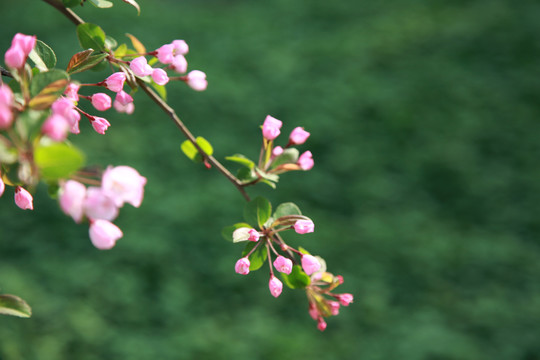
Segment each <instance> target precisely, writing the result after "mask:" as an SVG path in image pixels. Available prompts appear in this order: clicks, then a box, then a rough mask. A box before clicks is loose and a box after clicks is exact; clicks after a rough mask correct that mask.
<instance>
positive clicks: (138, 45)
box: [126, 34, 146, 54]
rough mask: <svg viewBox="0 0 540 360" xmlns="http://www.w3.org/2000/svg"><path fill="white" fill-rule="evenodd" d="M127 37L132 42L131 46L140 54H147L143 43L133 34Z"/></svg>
mask: <svg viewBox="0 0 540 360" xmlns="http://www.w3.org/2000/svg"><path fill="white" fill-rule="evenodd" d="M126 36H127V37H128V38H129V39H130V40H131V44H132V45H133V48H134V49H135V50H136V51H137V52H138V53H139V54H144V53H146V48H145V47H144V45H143V43H142V42H140V41H139V39H137V38H136V37H135V36H133V35H131V34H126Z"/></svg>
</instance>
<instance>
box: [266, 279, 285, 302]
mask: <svg viewBox="0 0 540 360" xmlns="http://www.w3.org/2000/svg"><path fill="white" fill-rule="evenodd" d="M268 287H269V288H270V294H272V296H273V297H276V298H277V297H278V296H279V295H281V291H282V290H283V283H282V282H281V281H280V280H279V279H278V278H277V277H275V276H274V275H271V276H270V281H269V282H268Z"/></svg>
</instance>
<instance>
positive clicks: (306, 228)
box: [293, 220, 315, 234]
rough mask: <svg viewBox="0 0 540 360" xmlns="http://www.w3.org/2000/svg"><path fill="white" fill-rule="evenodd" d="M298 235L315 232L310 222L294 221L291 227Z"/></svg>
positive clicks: (313, 225)
mask: <svg viewBox="0 0 540 360" xmlns="http://www.w3.org/2000/svg"><path fill="white" fill-rule="evenodd" d="M293 227H294V231H296V232H297V233H298V234H307V233H312V232H313V231H315V224H314V223H313V221H311V220H296V222H295V223H294V225H293Z"/></svg>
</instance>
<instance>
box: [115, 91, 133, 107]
mask: <svg viewBox="0 0 540 360" xmlns="http://www.w3.org/2000/svg"><path fill="white" fill-rule="evenodd" d="M114 100H115V101H118V102H119V103H120V104H122V105H127V104H129V103H132V102H133V98H132V97H131V95H129V94H128V93H127V92H125V91H123V90H122V91H119V92H118V93H117V94H116V97H115V98H114Z"/></svg>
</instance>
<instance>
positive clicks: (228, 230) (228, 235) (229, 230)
mask: <svg viewBox="0 0 540 360" xmlns="http://www.w3.org/2000/svg"><path fill="white" fill-rule="evenodd" d="M242 227H249V228H250V227H252V226H251V225H249V224H247V223H237V224H234V225H231V226H227V227H225V228H223V230H221V235H222V236H223V238H225V240H228V241H233V237H232V234H233V232H234V230H236V229H239V228H242Z"/></svg>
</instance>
